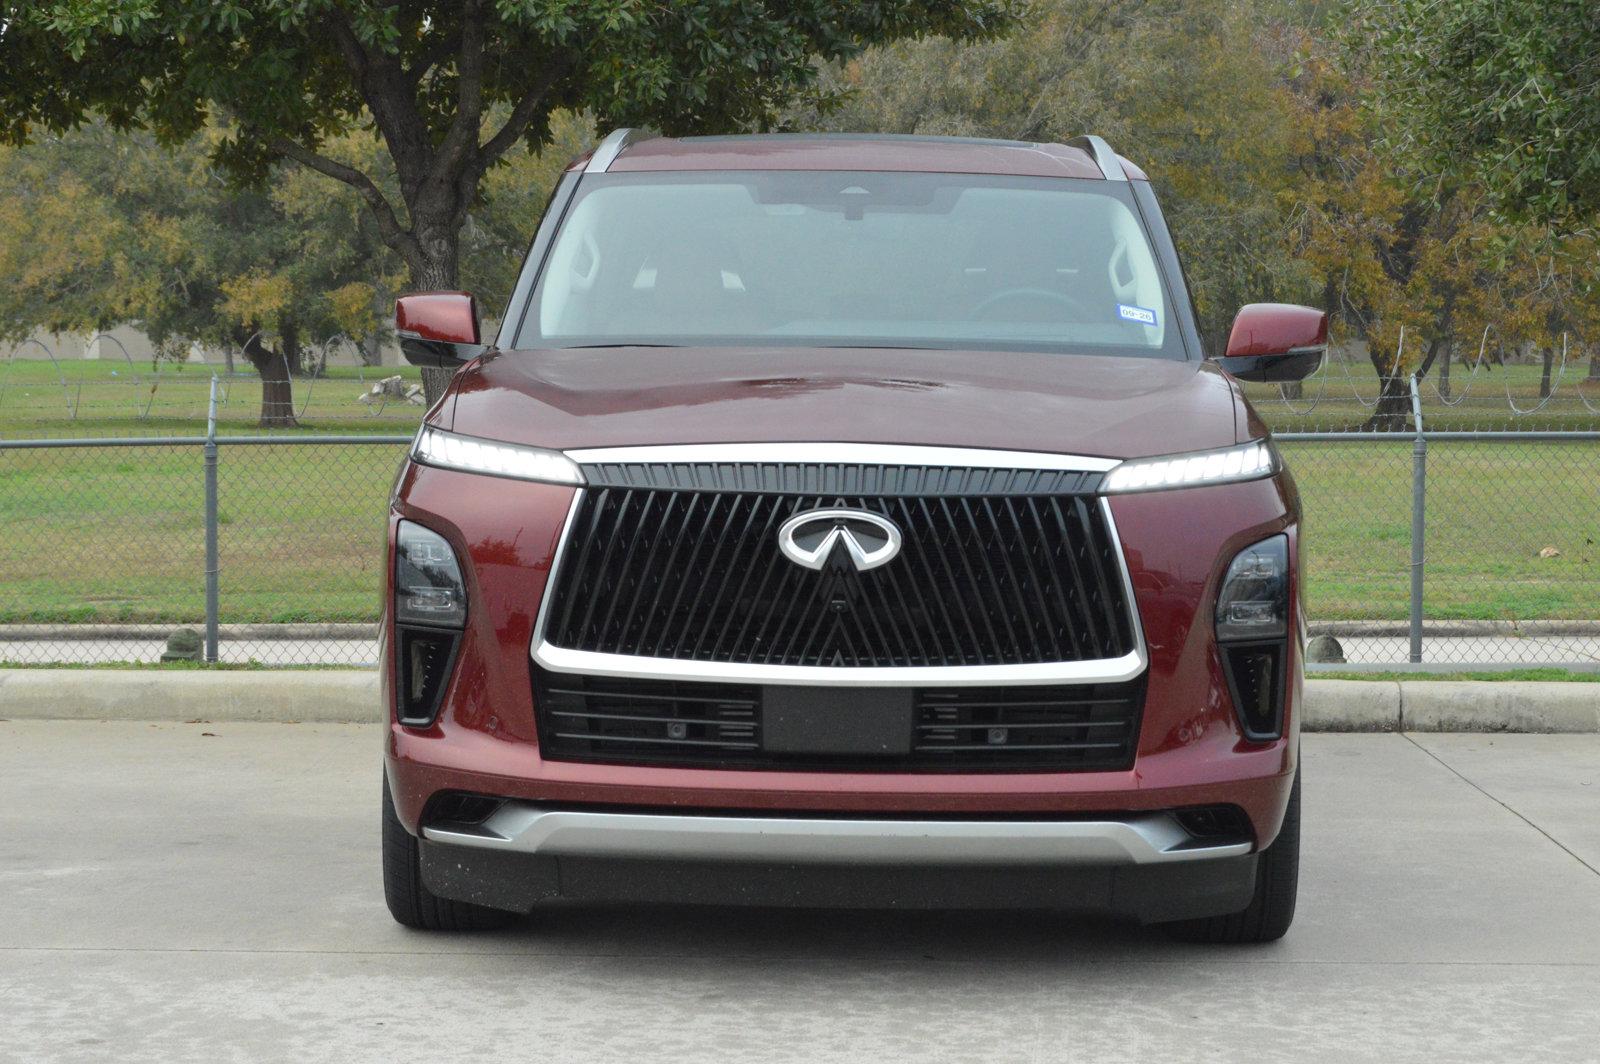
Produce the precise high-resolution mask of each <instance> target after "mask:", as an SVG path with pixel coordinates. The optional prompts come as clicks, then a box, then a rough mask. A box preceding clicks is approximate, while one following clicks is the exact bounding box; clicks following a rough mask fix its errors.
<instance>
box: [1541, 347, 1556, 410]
mask: <svg viewBox="0 0 1600 1064" xmlns="http://www.w3.org/2000/svg"><path fill="white" fill-rule="evenodd" d="M1540 355H1541V357H1542V358H1543V359H1544V369H1543V370H1542V371H1540V373H1539V398H1540V399H1548V398H1550V368H1551V366H1552V364H1553V363H1554V362H1555V360H1556V349H1555V348H1553V347H1546V348H1544V349H1542V350H1541V351H1540Z"/></svg>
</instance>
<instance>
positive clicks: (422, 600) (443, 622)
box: [394, 521, 467, 628]
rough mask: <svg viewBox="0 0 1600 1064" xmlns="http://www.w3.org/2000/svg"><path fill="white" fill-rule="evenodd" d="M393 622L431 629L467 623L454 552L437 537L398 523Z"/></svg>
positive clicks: (416, 525) (407, 523)
mask: <svg viewBox="0 0 1600 1064" xmlns="http://www.w3.org/2000/svg"><path fill="white" fill-rule="evenodd" d="M394 619H395V620H397V621H399V622H400V623H401V624H426V625H429V626H430V627H435V628H460V627H461V626H462V625H463V624H466V623H467V589H466V586H465V584H464V583H463V581H462V579H461V565H460V563H458V562H457V561H456V552H455V551H453V550H451V549H450V544H449V543H448V542H446V541H445V538H444V537H443V536H441V535H439V533H437V532H435V531H433V530H432V529H428V528H423V527H422V526H421V525H418V524H413V523H412V522H410V521H401V522H400V527H399V528H398V529H397V530H396V532H395V550H394Z"/></svg>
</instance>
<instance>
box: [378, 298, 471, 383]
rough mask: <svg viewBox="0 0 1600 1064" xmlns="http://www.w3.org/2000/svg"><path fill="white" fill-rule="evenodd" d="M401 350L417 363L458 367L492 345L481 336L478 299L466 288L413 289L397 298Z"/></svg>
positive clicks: (412, 362)
mask: <svg viewBox="0 0 1600 1064" xmlns="http://www.w3.org/2000/svg"><path fill="white" fill-rule="evenodd" d="M394 331H395V335H396V336H398V337H399V338H400V353H401V354H403V355H405V357H406V361H407V362H409V363H411V364H412V365H413V366H433V367H439V368H444V369H455V368H456V367H457V366H460V365H463V364H464V363H467V362H470V361H471V360H472V359H474V358H477V357H478V356H479V355H481V354H483V352H484V351H486V350H487V349H488V347H487V345H486V344H483V343H480V342H479V338H478V303H477V300H475V299H473V298H472V296H471V295H469V294H468V293H466V292H413V293H412V294H411V295H408V296H401V297H400V298H399V299H397V300H395V301H394Z"/></svg>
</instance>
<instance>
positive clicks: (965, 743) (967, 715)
mask: <svg viewBox="0 0 1600 1064" xmlns="http://www.w3.org/2000/svg"><path fill="white" fill-rule="evenodd" d="M533 679H534V696H535V699H536V707H537V714H536V715H537V717H538V722H539V741H540V746H541V750H542V752H543V754H544V756H545V757H547V758H550V759H552V760H557V761H583V762H606V763H622V764H659V765H674V766H681V767H685V768H796V769H800V768H812V769H822V768H835V769H848V770H851V771H869V772H870V771H887V772H939V771H962V772H970V771H1008V770H1011V771H1034V772H1037V771H1049V772H1087V771H1096V772H1104V771H1115V770H1120V769H1126V768H1128V767H1129V766H1130V765H1132V763H1133V755H1134V749H1135V746H1136V744H1137V742H1138V736H1139V719H1140V715H1141V711H1142V709H1143V704H1144V678H1143V677H1140V678H1138V679H1135V680H1130V681H1126V682H1123V683H1100V684H1061V685H1051V686H1042V687H931V688H919V689H917V690H916V691H915V692H914V693H913V699H912V707H913V708H912V712H911V714H910V716H909V718H908V719H907V726H908V727H909V728H910V729H911V732H912V734H911V735H910V737H909V739H908V741H907V743H906V747H905V748H906V749H907V750H909V752H908V753H904V754H891V755H883V754H862V755H860V756H845V755H838V754H829V755H821V756H819V755H808V754H791V753H776V752H773V751H769V750H767V749H766V748H765V747H764V745H763V741H762V739H763V735H762V705H763V694H764V689H763V688H762V687H761V686H760V685H755V684H721V683H704V682H700V681H679V680H639V679H631V678H626V679H625V678H610V677H594V676H577V675H570V674H565V673H555V672H549V671H547V670H545V669H541V668H538V667H537V666H536V667H535V668H534V676H533ZM850 690H851V689H850V688H845V687H840V688H831V689H829V691H830V695H832V696H834V697H837V698H838V699H842V700H848V699H849V698H850ZM868 711H870V710H868Z"/></svg>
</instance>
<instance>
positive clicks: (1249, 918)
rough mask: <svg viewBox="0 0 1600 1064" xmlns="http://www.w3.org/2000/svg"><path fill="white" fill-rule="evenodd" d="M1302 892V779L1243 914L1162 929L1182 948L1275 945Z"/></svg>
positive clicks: (1296, 779) (1263, 856) (1259, 862)
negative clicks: (1184, 945) (1192, 945)
mask: <svg viewBox="0 0 1600 1064" xmlns="http://www.w3.org/2000/svg"><path fill="white" fill-rule="evenodd" d="M1299 886H1300V773H1299V772H1298V771H1296V772H1295V776H1294V786H1293V788H1292V789H1291V790H1290V791H1289V808H1288V809H1287V810H1285V811H1284V815H1283V828H1282V829H1281V830H1280V831H1279V832H1278V837H1277V838H1276V839H1274V840H1273V841H1272V845H1271V846H1268V847H1267V848H1266V849H1265V850H1262V851H1261V856H1260V857H1259V858H1257V860H1256V892H1255V896H1254V897H1253V898H1251V900H1250V905H1249V907H1248V908H1246V909H1244V910H1243V911H1242V912H1236V913H1228V914H1227V915H1225V916H1208V917H1202V918H1201V919H1198V920H1179V921H1177V922H1175V923H1170V924H1165V925H1163V927H1164V928H1165V930H1166V932H1167V934H1169V935H1171V936H1172V937H1173V938H1175V939H1177V940H1179V941H1180V942H1216V943H1227V942H1275V941H1277V940H1278V939H1280V938H1282V937H1283V936H1284V933H1285V932H1287V931H1288V930H1289V925H1290V924H1292V923H1294V903H1295V896H1296V895H1297V894H1298V892H1299Z"/></svg>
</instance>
